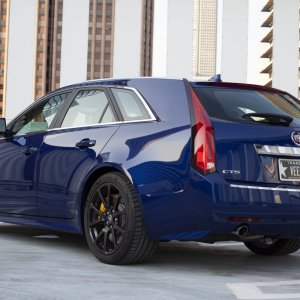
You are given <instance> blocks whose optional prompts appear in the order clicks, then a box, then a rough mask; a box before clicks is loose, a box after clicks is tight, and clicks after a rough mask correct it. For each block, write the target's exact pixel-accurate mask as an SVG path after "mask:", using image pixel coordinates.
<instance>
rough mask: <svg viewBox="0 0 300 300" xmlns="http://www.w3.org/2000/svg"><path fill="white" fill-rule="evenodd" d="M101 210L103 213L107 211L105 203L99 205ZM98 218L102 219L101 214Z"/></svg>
mask: <svg viewBox="0 0 300 300" xmlns="http://www.w3.org/2000/svg"><path fill="white" fill-rule="evenodd" d="M99 210H100V212H101V213H102V214H105V213H106V208H105V206H104V204H103V203H101V205H100V207H99ZM98 219H100V216H99V217H98Z"/></svg>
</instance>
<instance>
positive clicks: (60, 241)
mask: <svg viewBox="0 0 300 300" xmlns="http://www.w3.org/2000/svg"><path fill="white" fill-rule="evenodd" d="M1 237H3V238H6V239H12V240H16V239H17V240H19V241H24V242H26V243H29V244H31V245H41V244H42V245H43V246H44V245H46V246H47V248H49V247H51V248H52V247H53V248H56V249H57V250H59V249H65V248H69V249H73V250H74V248H75V249H76V250H77V251H79V252H80V253H81V255H82V254H83V255H84V256H87V257H89V256H92V254H91V253H90V251H89V249H88V246H87V244H86V242H85V239H84V237H83V236H82V235H76V234H70V233H62V232H58V231H51V230H45V229H37V228H31V227H25V226H18V225H10V224H0V240H1ZM299 265H300V251H299V252H296V253H295V254H292V255H288V256H273V257H265V256H260V255H255V254H253V253H252V252H250V251H249V250H248V249H247V248H246V247H245V246H244V245H243V244H241V243H229V242H226V243H220V244H218V243H217V244H214V245H208V244H203V243H197V242H176V241H172V242H162V243H160V245H159V247H158V249H157V250H156V252H155V253H154V254H153V256H152V257H151V258H150V259H148V260H147V261H146V262H144V263H143V264H140V265H134V266H126V267H127V268H136V269H141V268H142V269H145V270H146V269H152V268H154V269H169V270H171V269H174V270H176V272H180V271H185V272H188V271H193V272H195V271H197V270H199V271H201V272H208V273H210V274H217V275H219V276H236V275H239V274H245V273H246V274H247V275H251V274H253V275H255V276H256V275H258V274H259V273H261V274H266V273H268V272H270V273H272V274H274V273H277V275H278V277H280V276H281V275H282V276H286V275H288V274H290V275H291V276H294V275H293V274H295V277H297V276H298V275H297V273H298V272H299ZM283 267H284V269H285V272H284V274H283V273H282V270H283Z"/></svg>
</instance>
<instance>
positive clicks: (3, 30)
mask: <svg viewBox="0 0 300 300" xmlns="http://www.w3.org/2000/svg"><path fill="white" fill-rule="evenodd" d="M7 5H8V2H7V0H0V116H1V115H2V114H3V107H4V97H3V88H4V84H5V78H6V63H7V34H8V32H7V25H8V15H7V9H8V7H7Z"/></svg>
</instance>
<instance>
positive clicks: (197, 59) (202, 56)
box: [193, 0, 218, 79]
mask: <svg viewBox="0 0 300 300" xmlns="http://www.w3.org/2000/svg"><path fill="white" fill-rule="evenodd" d="M217 13H218V1H217V0H194V24H193V27H194V28H193V41H194V47H193V48H194V49H193V50H194V51H193V77H194V78H200V79H207V78H210V77H211V76H213V75H214V74H215V73H216V53H217V15H218V14H217Z"/></svg>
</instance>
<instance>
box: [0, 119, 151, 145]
mask: <svg viewBox="0 0 300 300" xmlns="http://www.w3.org/2000/svg"><path fill="white" fill-rule="evenodd" d="M152 122H153V120H150V119H144V120H133V121H116V122H108V123H96V124H90V125H81V126H74V127H64V128H61V127H59V128H51V129H47V130H43V131H33V132H29V133H27V134H22V135H14V136H13V137H22V136H24V135H28V134H35V133H41V132H52V131H59V130H70V129H80V128H85V127H105V126H111V125H122V124H131V123H133V124H134V123H152ZM4 139H6V137H0V140H4Z"/></svg>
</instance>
